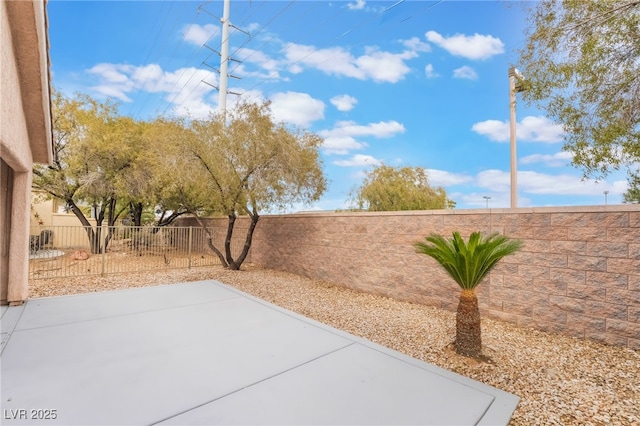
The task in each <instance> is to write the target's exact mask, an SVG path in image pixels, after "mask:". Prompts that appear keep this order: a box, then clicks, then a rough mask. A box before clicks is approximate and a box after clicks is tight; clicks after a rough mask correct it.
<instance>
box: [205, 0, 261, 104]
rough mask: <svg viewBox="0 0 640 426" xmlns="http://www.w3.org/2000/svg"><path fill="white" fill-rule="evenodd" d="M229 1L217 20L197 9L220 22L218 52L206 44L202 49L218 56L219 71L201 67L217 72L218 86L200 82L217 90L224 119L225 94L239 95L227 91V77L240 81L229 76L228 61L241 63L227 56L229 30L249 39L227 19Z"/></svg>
mask: <svg viewBox="0 0 640 426" xmlns="http://www.w3.org/2000/svg"><path fill="white" fill-rule="evenodd" d="M230 3H231V2H230V0H224V4H223V10H222V19H220V18H218V17H217V16H215V15H213V14H212V13H210V12H208V11H207V10H206V9H204V8H203V7H202V6H201V7H200V8H198V11H200V10H202V11H204V12H206V13H208V14H209V15H211V16H213V17H215V18H216V19H219V20H220V23H221V24H222V40H221V41H222V46H221V48H220V52H218V51H217V50H215V49H213V48H211V47H209V46H207V45H206V44H205V45H204V47H206V48H207V49H209V50H211V51H213V52H215V53H216V54H218V55H220V69H219V70H218V69H216V68H215V67H213V66H211V65H209V64H208V63H206V62H202V64H203V65H205V66H207V67H209V68H211V69H213V70H214V71H216V72H218V73H219V74H220V84H219V85H218V86H217V87H216V86H214V85H213V84H211V83H208V82H206V81H204V80H202V82H203V83H205V84H207V85H209V86H211V87H213V88H214V89H217V90H218V92H219V95H218V107H219V108H220V112H221V113H222V116H223V117H225V116H226V112H227V94H229V93H232V94H234V95H240V93H235V92H231V91H229V90H228V89H227V87H228V80H229V77H232V78H237V79H240V77H237V76H235V75H232V74H229V61H235V62H241V61H239V60H237V59H234V58H232V57H230V56H229V28H230V27H233V28H234V29H236V30H238V31H240V32H241V33H244V34H246V35H247V36H249V37H251V34H249V33H248V32H246V31H243V30H241V29H240V28H238V27H236V26H235V25H232V24H231V21H230V19H229V15H230V11H229V9H230Z"/></svg>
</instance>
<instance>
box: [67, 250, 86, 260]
mask: <svg viewBox="0 0 640 426" xmlns="http://www.w3.org/2000/svg"><path fill="white" fill-rule="evenodd" d="M71 258H72V259H73V260H87V259H88V258H89V253H87V252H86V251H84V250H76V251H75V252H73V254H72V255H71Z"/></svg>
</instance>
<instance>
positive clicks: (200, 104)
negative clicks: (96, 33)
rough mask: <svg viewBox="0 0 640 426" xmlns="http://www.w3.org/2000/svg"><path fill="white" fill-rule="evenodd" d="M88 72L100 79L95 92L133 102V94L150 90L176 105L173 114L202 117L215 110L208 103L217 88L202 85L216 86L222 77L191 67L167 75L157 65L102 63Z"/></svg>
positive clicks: (94, 87) (94, 88)
mask: <svg viewBox="0 0 640 426" xmlns="http://www.w3.org/2000/svg"><path fill="white" fill-rule="evenodd" d="M87 72H88V73H89V74H93V75H95V76H96V77H97V78H98V80H99V84H97V85H95V86H93V87H92V89H93V90H94V91H96V92H97V93H100V94H102V95H104V96H110V97H113V98H116V99H118V100H121V101H123V102H130V101H131V98H130V97H129V94H131V93H132V92H136V91H146V92H150V93H165V94H166V98H165V99H166V100H167V102H169V103H170V104H173V111H174V112H176V113H177V114H179V115H190V116H193V117H195V118H201V117H205V116H207V115H208V114H209V113H210V112H213V111H214V110H215V107H214V106H213V105H210V104H209V103H207V102H206V100H205V97H206V96H207V95H208V94H209V93H210V92H211V91H213V90H214V89H213V88H212V87H210V86H208V85H206V84H203V83H202V82H201V81H202V80H205V81H207V82H209V83H211V84H213V85H216V84H217V80H218V76H217V74H215V73H214V72H212V71H207V70H202V69H199V68H192V67H191V68H181V69H178V70H176V71H174V72H167V71H164V70H162V68H161V67H160V66H159V65H157V64H149V65H145V66H140V67H136V66H132V65H126V64H109V63H101V64H98V65H96V66H94V67H92V68H91V69H89V70H88V71H87Z"/></svg>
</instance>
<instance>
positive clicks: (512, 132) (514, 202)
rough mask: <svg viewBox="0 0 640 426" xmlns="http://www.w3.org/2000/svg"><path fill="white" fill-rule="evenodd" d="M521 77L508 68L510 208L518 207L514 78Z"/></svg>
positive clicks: (516, 71) (514, 70) (513, 69)
mask: <svg viewBox="0 0 640 426" xmlns="http://www.w3.org/2000/svg"><path fill="white" fill-rule="evenodd" d="M518 77H521V75H520V72H519V71H518V70H517V69H515V68H514V67H511V68H509V109H510V120H509V140H510V144H511V208H512V209H515V208H516V207H518V165H517V154H516V91H517V88H516V78H518Z"/></svg>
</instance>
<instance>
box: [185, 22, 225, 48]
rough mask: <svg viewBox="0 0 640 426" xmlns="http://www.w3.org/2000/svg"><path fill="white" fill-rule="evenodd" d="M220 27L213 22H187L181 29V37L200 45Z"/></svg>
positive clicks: (216, 32)
mask: <svg viewBox="0 0 640 426" xmlns="http://www.w3.org/2000/svg"><path fill="white" fill-rule="evenodd" d="M219 32H220V28H219V27H218V26H216V25H213V24H206V25H198V24H189V25H186V26H185V27H184V29H183V30H182V39H183V40H184V41H188V42H189V43H193V44H196V45H198V46H202V45H203V44H205V43H206V42H207V41H209V39H211V38H212V37H213V36H216V35H218V33H219Z"/></svg>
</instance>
